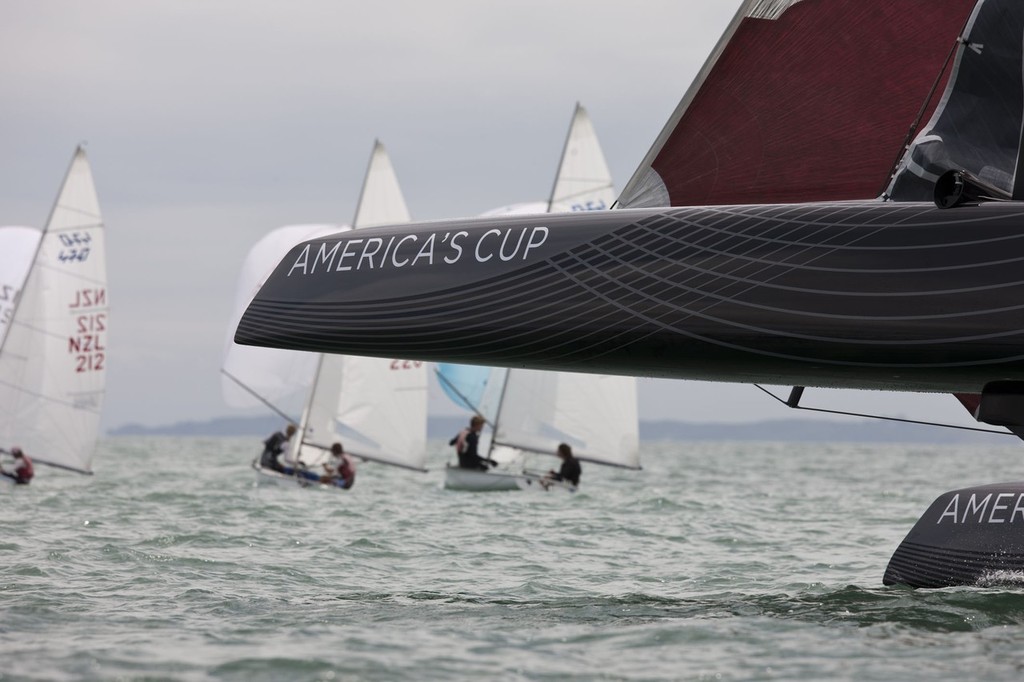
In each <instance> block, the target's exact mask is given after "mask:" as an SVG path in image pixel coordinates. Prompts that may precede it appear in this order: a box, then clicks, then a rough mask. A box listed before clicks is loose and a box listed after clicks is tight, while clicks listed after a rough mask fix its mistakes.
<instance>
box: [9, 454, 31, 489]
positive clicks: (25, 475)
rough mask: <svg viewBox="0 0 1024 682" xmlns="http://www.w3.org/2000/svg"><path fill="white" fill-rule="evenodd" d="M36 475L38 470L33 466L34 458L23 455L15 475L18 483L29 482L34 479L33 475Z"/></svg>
mask: <svg viewBox="0 0 1024 682" xmlns="http://www.w3.org/2000/svg"><path fill="white" fill-rule="evenodd" d="M35 475H36V470H35V468H34V467H33V466H32V460H30V459H29V458H28V455H24V454H23V455H22V456H21V464H20V465H18V466H17V467H15V469H14V476H15V477H16V479H17V482H18V483H22V484H25V483H28V482H29V481H31V480H32V477H33V476H35Z"/></svg>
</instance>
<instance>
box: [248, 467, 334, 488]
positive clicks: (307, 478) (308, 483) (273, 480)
mask: <svg viewBox="0 0 1024 682" xmlns="http://www.w3.org/2000/svg"><path fill="white" fill-rule="evenodd" d="M252 468H253V471H254V472H255V476H256V485H257V486H258V487H262V486H277V487H292V488H294V487H299V488H322V489H324V490H344V489H345V488H344V486H342V485H340V484H339V483H321V482H320V479H319V477H318V476H316V475H314V474H310V473H308V472H303V473H302V474H300V475H299V476H295V475H293V474H291V473H281V472H280V471H275V470H274V469H266V468H264V467H261V466H260V465H259V460H256V461H253V463H252ZM303 474H304V475H303Z"/></svg>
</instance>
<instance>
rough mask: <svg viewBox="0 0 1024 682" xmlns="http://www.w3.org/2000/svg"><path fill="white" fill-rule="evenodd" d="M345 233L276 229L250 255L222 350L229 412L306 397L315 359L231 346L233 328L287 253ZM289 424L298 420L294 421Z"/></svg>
mask: <svg viewBox="0 0 1024 682" xmlns="http://www.w3.org/2000/svg"><path fill="white" fill-rule="evenodd" d="M349 229H351V228H350V227H349V226H347V225H289V226H286V227H279V228H277V229H276V230H274V231H272V232H270V233H269V234H267V235H266V236H265V237H263V238H262V239H260V240H259V241H258V242H256V244H255V245H254V246H253V247H252V248H251V249H250V250H249V253H248V255H247V256H246V258H245V263H244V264H243V265H242V272H241V273H240V274H239V277H238V288H237V290H236V294H235V307H234V309H233V311H232V318H231V323H230V324H229V326H228V335H227V339H226V343H225V348H224V361H223V364H222V368H223V376H222V377H221V393H222V394H223V397H224V402H225V403H227V404H228V405H229V406H231V407H234V408H238V409H244V408H251V407H258V406H259V405H261V404H263V403H264V401H266V402H269V403H271V404H274V405H284V406H291V404H292V403H295V402H296V401H298V400H299V396H300V395H301V396H303V397H304V396H305V395H306V393H307V391H308V390H309V386H310V384H312V382H313V372H314V371H315V369H316V365H317V362H318V361H319V359H320V354H319V353H304V352H300V351H289V350H281V349H278V348H263V347H260V346H240V345H238V344H237V343H235V342H234V332H235V327H237V326H238V320H239V319H241V317H242V313H244V312H245V309H246V308H247V307H248V305H249V302H250V301H251V300H252V297H253V296H254V295H255V294H256V292H257V291H259V289H260V287H261V286H263V282H264V281H266V279H267V277H269V276H270V273H271V272H272V271H273V269H274V268H275V267H276V266H277V264H278V263H279V262H280V261H281V258H282V256H283V255H284V254H286V253H288V250H289V249H290V248H292V247H293V246H295V245H296V244H298V243H300V242H303V241H305V240H307V239H314V238H316V237H321V236H324V235H328V234H334V233H337V232H343V231H345V230H349ZM243 386H245V387H246V388H243ZM292 418H294V419H297V418H298V415H297V414H296V415H295V416H294V417H292Z"/></svg>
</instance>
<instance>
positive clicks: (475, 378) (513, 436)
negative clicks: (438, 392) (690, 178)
mask: <svg viewBox="0 0 1024 682" xmlns="http://www.w3.org/2000/svg"><path fill="white" fill-rule="evenodd" d="M614 197H615V189H614V184H613V182H612V177H611V171H609V169H608V164H607V162H606V161H605V158H604V154H603V153H602V151H601V145H600V143H599V142H598V139H597V134H596V132H595V131H594V126H593V124H592V123H591V121H590V117H589V116H588V115H587V111H586V109H584V108H583V106H582V105H581V104H580V103H579V102H577V103H576V108H575V111H574V112H573V116H572V122H571V123H570V125H569V132H568V134H567V135H566V139H565V145H564V147H563V149H562V155H561V158H560V160H559V164H558V171H557V172H556V173H555V181H554V184H553V186H552V189H551V194H550V196H549V198H548V201H546V202H543V203H540V202H530V203H522V204H513V205H510V206H505V207H502V208H499V209H494V210H492V211H489V212H487V213H485V214H484V215H486V216H503V215H522V214H528V213H556V212H566V211H595V210H603V209H607V208H609V207H610V206H611V204H612V201H613V200H614ZM435 371H436V374H437V377H438V380H439V383H440V385H441V388H442V389H443V390H444V392H445V393H446V394H447V395H448V397H449V398H451V399H452V401H454V402H455V403H456V404H457V405H460V406H461V407H465V408H468V409H469V410H471V411H472V412H474V413H476V414H478V415H480V416H482V417H484V420H485V422H486V423H487V424H489V425H490V432H489V433H487V434H486V435H484V437H483V438H482V442H481V443H480V449H481V451H482V452H485V453H487V456H486V458H487V459H490V460H492V461H494V462H498V466H496V467H495V468H493V469H490V470H488V471H482V470H478V469H465V468H460V467H458V466H453V465H449V466H447V467H446V469H445V482H444V485H445V487H446V488H449V489H453V490H472V491H493V490H520V489H530V488H532V489H542V490H549V489H553V488H560V489H575V486H571V485H568V484H562V483H560V482H554V481H551V480H550V479H548V478H547V477H546V476H545V475H544V474H543V472H535V471H528V470H527V469H526V455H527V454H530V455H532V454H544V455H554V454H555V448H556V447H557V446H558V444H559V443H563V442H564V443H567V444H568V445H570V446H571V447H572V448H573V451H574V452H575V454H576V456H577V458H578V459H581V460H584V461H590V462H596V463H598V464H607V465H611V466H620V467H624V468H630V469H638V468H639V467H640V462H639V447H640V445H639V430H638V417H637V391H636V379H634V378H633V377H622V376H615V377H613V376H607V375H589V374H570V373H566V372H538V371H535V370H525V369H511V370H510V369H505V368H488V367H471V366H467V365H452V364H440V365H438V366H437V367H436V368H435Z"/></svg>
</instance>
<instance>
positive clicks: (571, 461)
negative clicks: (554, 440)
mask: <svg viewBox="0 0 1024 682" xmlns="http://www.w3.org/2000/svg"><path fill="white" fill-rule="evenodd" d="M555 454H556V455H558V458H559V459H561V460H562V466H561V468H559V470H558V471H555V470H554V469H552V470H551V471H549V472H548V475H547V476H545V478H546V479H547V480H548V481H568V482H569V483H572V484H573V485H574V486H578V485H579V484H580V473H582V472H581V470H580V461H579V460H578V459H576V457H575V456H573V454H572V448H571V447H569V444H568V443H559V444H558V449H557V450H556V451H555Z"/></svg>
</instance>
